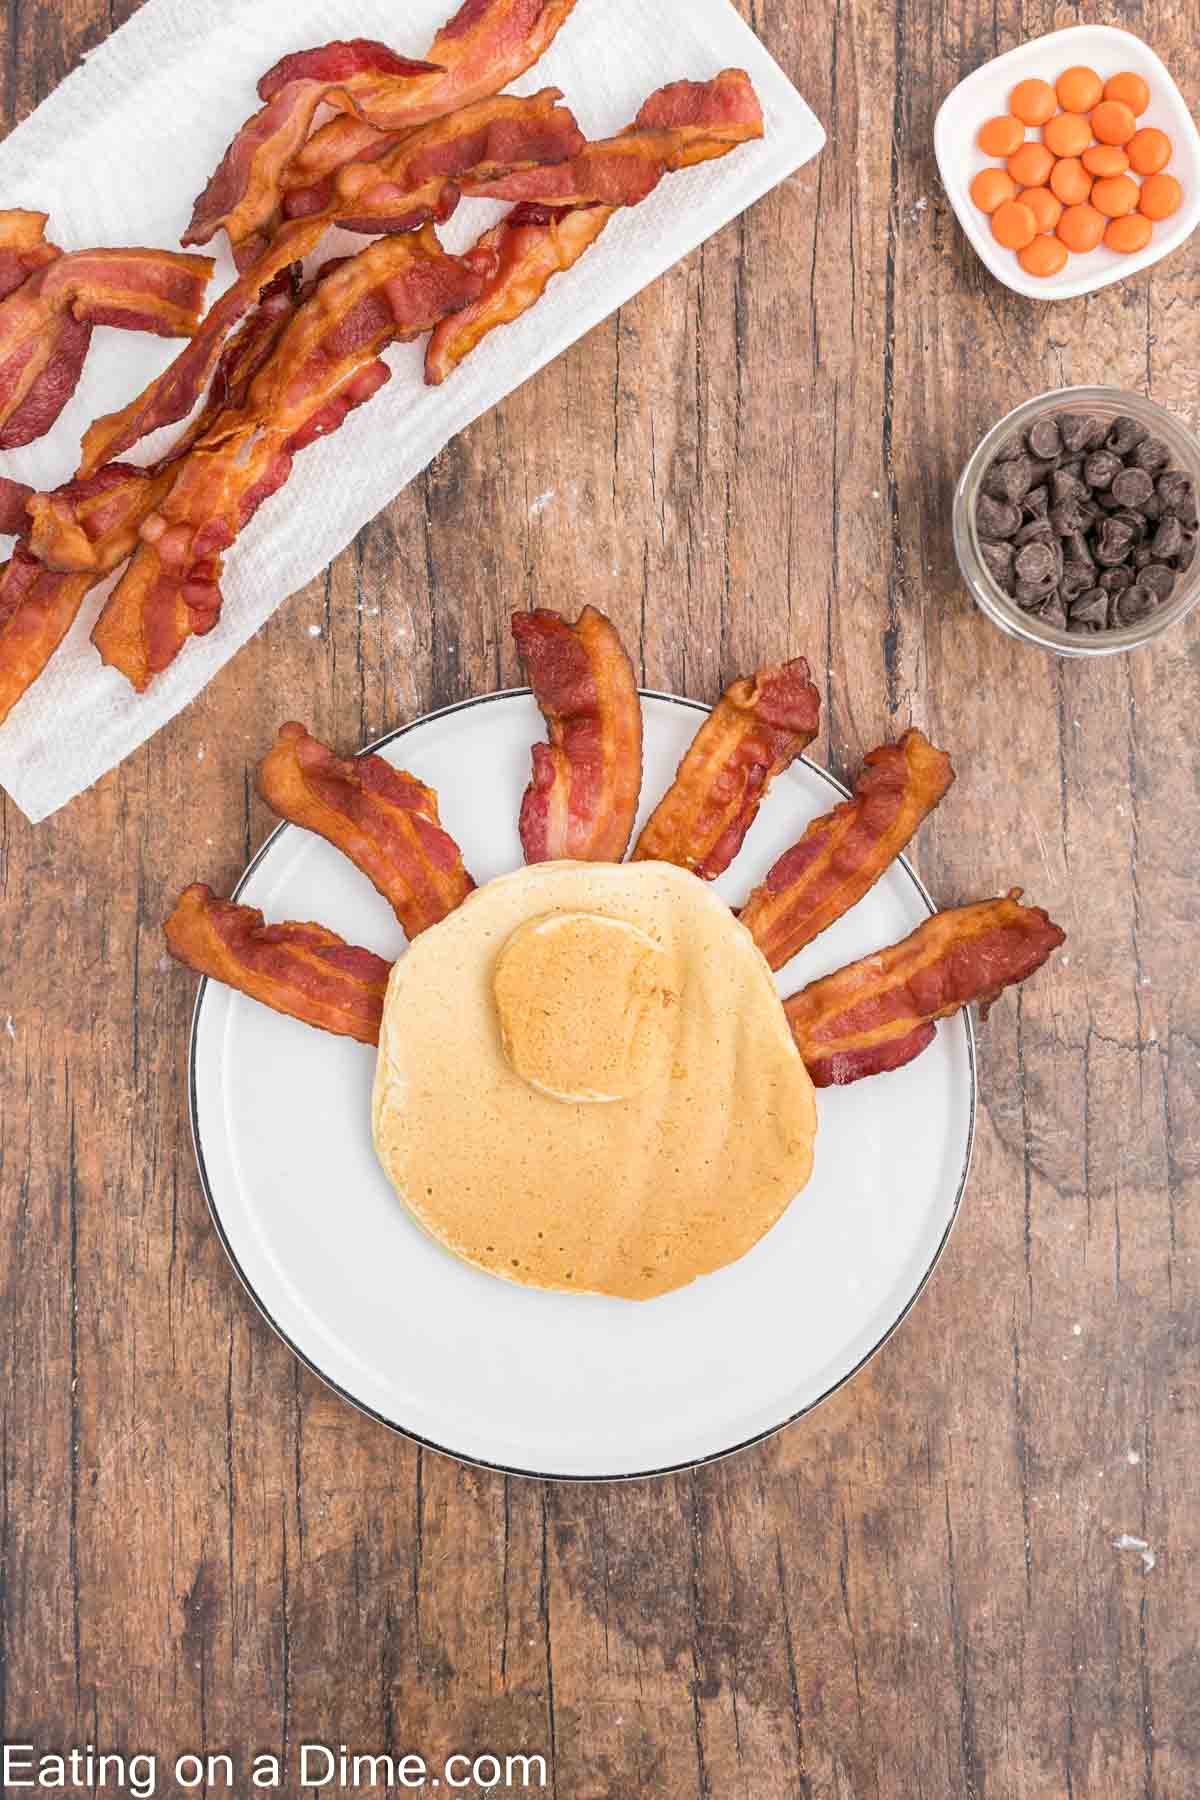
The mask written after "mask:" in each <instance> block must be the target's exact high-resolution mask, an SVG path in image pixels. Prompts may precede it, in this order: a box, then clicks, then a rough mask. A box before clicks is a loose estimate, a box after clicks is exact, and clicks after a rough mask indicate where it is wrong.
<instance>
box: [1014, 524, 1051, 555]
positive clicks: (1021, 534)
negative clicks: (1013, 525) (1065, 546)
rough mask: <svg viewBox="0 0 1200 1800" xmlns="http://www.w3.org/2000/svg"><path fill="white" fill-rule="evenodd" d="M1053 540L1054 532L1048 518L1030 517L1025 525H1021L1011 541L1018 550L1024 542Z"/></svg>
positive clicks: (1045, 542)
mask: <svg viewBox="0 0 1200 1800" xmlns="http://www.w3.org/2000/svg"><path fill="white" fill-rule="evenodd" d="M1053 542H1054V532H1053V530H1052V529H1051V526H1050V521H1049V519H1030V521H1029V523H1028V524H1027V525H1022V527H1021V529H1020V531H1018V532H1017V534H1016V536H1015V537H1014V538H1013V543H1014V544H1015V545H1016V546H1017V549H1018V550H1020V549H1022V548H1023V547H1024V546H1025V545H1026V544H1052V543H1053Z"/></svg>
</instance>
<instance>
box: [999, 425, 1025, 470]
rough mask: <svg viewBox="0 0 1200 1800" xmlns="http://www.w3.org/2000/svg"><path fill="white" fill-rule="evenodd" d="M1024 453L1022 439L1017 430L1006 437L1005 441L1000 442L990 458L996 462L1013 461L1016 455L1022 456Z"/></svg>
mask: <svg viewBox="0 0 1200 1800" xmlns="http://www.w3.org/2000/svg"><path fill="white" fill-rule="evenodd" d="M1024 454H1025V444H1024V440H1023V439H1022V437H1021V434H1020V432H1019V431H1018V432H1016V433H1014V435H1013V436H1012V437H1010V438H1009V439H1008V441H1007V443H1004V444H1001V446H1000V448H999V450H997V452H996V454H995V456H994V457H993V458H992V460H993V462H998V463H1003V462H1015V461H1016V459H1017V457H1018V456H1024Z"/></svg>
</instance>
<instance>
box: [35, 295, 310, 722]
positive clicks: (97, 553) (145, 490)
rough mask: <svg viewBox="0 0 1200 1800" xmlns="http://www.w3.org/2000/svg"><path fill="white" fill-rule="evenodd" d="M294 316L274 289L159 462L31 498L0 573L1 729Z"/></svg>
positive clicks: (114, 469)
mask: <svg viewBox="0 0 1200 1800" xmlns="http://www.w3.org/2000/svg"><path fill="white" fill-rule="evenodd" d="M291 311H292V299H291V296H290V294H289V293H287V292H284V291H280V292H279V293H276V294H274V295H272V296H271V297H269V298H268V300H266V301H264V302H263V304H262V305H261V306H260V307H259V308H258V310H257V312H256V313H254V314H253V315H252V316H251V318H249V319H248V320H247V321H246V323H245V325H244V326H243V327H242V330H241V331H240V332H239V333H238V334H237V336H236V337H235V338H234V339H233V340H232V341H231V342H230V344H229V346H228V348H227V350H226V352H225V355H224V356H223V357H222V359H221V363H220V366H219V368H218V370H217V376H216V379H215V380H214V382H213V387H212V393H211V394H210V397H209V403H208V406H207V407H206V408H205V410H204V412H203V413H202V414H201V415H200V416H199V417H198V418H197V420H196V421H195V423H194V424H193V425H192V426H190V427H189V428H188V431H187V432H186V433H185V434H184V436H183V438H182V439H181V440H180V442H179V444H177V445H176V446H175V447H174V448H173V449H172V450H171V451H169V452H168V454H167V455H166V456H165V457H164V458H163V459H162V461H161V462H160V463H158V464H156V465H155V466H154V467H153V468H150V469H131V468H126V467H125V466H124V465H122V464H112V465H110V466H109V468H107V469H103V470H101V472H100V474H99V475H98V476H95V477H93V478H92V479H91V480H90V481H85V482H68V483H67V484H66V486H65V487H62V488H59V489H57V490H56V492H55V493H53V494H41V495H34V496H33V497H32V498H31V500H30V503H29V513H30V518H29V519H27V520H26V528H27V529H28V531H29V543H28V546H25V545H19V546H18V548H17V550H16V551H15V553H14V555H13V557H12V559H11V561H10V562H8V563H7V564H5V565H4V566H3V570H2V571H0V724H3V722H4V720H5V719H6V718H7V716H8V714H9V713H10V712H11V710H12V708H13V707H14V706H15V705H16V703H17V701H18V700H19V699H20V698H21V696H22V695H23V694H24V693H25V692H26V690H27V689H28V688H29V687H30V686H31V685H32V683H33V682H34V681H35V680H36V679H37V677H38V676H39V675H40V674H41V673H42V670H43V669H44V668H45V666H46V664H47V662H48V661H49V660H50V658H51V656H52V655H53V654H54V652H55V650H56V649H57V648H58V646H59V644H60V643H61V642H62V640H63V638H64V637H65V635H66V633H67V632H68V631H69V630H70V628H71V626H72V624H73V623H74V621H75V618H76V615H77V614H78V612H79V608H80V607H81V605H82V604H83V601H84V599H85V598H86V596H87V594H88V593H89V592H90V591H91V589H92V588H93V587H95V586H96V584H97V583H98V582H100V581H102V580H103V579H104V577H105V576H106V575H108V574H110V573H111V572H112V570H113V569H115V568H117V567H118V566H119V564H121V563H122V562H124V560H125V558H126V557H127V556H128V555H129V553H130V551H131V550H132V549H133V547H134V545H135V544H136V542H137V533H138V528H139V527H140V525H141V523H142V521H143V519H145V518H146V517H147V515H148V514H149V513H150V512H152V511H153V509H154V507H155V506H156V505H157V504H158V503H159V501H160V500H161V499H162V498H163V497H164V496H165V494H166V493H167V491H168V489H169V488H170V485H171V481H172V480H173V478H174V477H173V468H174V464H175V462H176V461H177V459H178V458H179V457H180V456H182V455H183V454H185V453H186V450H187V449H188V447H189V445H190V444H191V443H193V442H194V441H195V440H196V439H197V438H198V437H201V436H203V434H204V433H205V431H207V430H208V428H209V427H210V425H211V424H212V423H213V419H214V417H215V416H216V415H217V414H218V413H219V412H220V410H221V407H222V406H223V405H233V404H236V403H238V402H239V401H240V400H241V399H242V398H244V396H245V390H246V387H247V386H248V384H249V382H250V380H251V378H252V377H253V374H254V372H255V370H256V369H257V367H258V366H259V364H260V362H261V361H262V360H263V358H264V357H265V356H266V355H267V353H268V351H269V349H270V347H271V344H272V343H273V342H274V341H275V339H276V338H277V336H278V334H279V332H280V331H281V330H282V328H283V325H284V323H285V322H286V318H287V317H288V316H290V314H291ZM13 485H14V486H15V485H16V484H15V483H14V484H13ZM47 564H49V565H50V566H46V565H47Z"/></svg>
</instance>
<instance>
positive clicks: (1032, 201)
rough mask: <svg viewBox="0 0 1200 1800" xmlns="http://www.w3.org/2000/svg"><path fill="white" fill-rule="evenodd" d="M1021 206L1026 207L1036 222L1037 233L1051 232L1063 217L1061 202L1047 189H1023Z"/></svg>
mask: <svg viewBox="0 0 1200 1800" xmlns="http://www.w3.org/2000/svg"><path fill="white" fill-rule="evenodd" d="M1019 197H1020V201H1021V205H1022V206H1027V207H1028V208H1029V210H1030V212H1031V213H1032V214H1033V216H1034V218H1035V219H1036V221H1037V228H1038V230H1039V231H1053V230H1054V227H1055V226H1056V225H1057V224H1058V221H1059V220H1060V219H1061V218H1062V215H1063V205H1062V201H1061V200H1060V199H1059V198H1058V197H1057V195H1055V194H1052V193H1051V192H1050V189H1049V188H1023V189H1022V190H1021V194H1020V196H1019Z"/></svg>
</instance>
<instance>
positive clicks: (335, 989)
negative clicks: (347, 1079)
mask: <svg viewBox="0 0 1200 1800" xmlns="http://www.w3.org/2000/svg"><path fill="white" fill-rule="evenodd" d="M163 929H164V931H165V933H166V939H167V948H168V949H169V950H170V952H171V955H172V956H173V957H174V958H175V959H176V961H177V962H181V963H184V964H185V965H186V966H187V967H188V968H189V969H195V970H196V972H197V974H200V975H208V976H210V977H211V978H212V979H213V980H214V981H221V982H224V983H225V985H226V987H232V988H236V989H237V990H238V992H239V993H242V994H246V995H248V996H249V998H250V999H251V1000H260V1001H261V1002H262V1004H263V1005H264V1006H269V1007H271V1009H272V1010H273V1011H274V1012H280V1013H286V1014H287V1015H288V1017H289V1018H293V1019H299V1020H301V1021H302V1022H303V1023H304V1024H305V1025H313V1026H315V1027H316V1028H317V1029H318V1030H319V1031H330V1032H333V1033H334V1034H335V1035H336V1036H338V1037H351V1038H357V1039H358V1041H359V1043H360V1044H377V1043H378V1042H379V1028H380V1025H381V1023H382V1020H383V1002H384V997H385V995H386V993H387V984H388V978H389V976H390V975H391V965H390V964H389V963H386V962H385V961H384V960H383V958H382V957H381V956H375V955H373V954H372V952H371V951H370V950H358V949H355V948H354V947H353V946H352V945H350V944H347V943H346V942H345V940H344V939H343V938H340V937H338V936H337V934H336V932H332V931H326V929H325V927H324V926H323V925H295V924H290V925H268V924H267V923H266V922H265V920H264V919H263V915H262V914H261V913H260V912H258V911H256V910H255V908H253V907H251V906H237V905H235V904H234V903H233V902H232V901H229V900H218V899H217V897H216V895H215V894H214V893H213V891H212V889H211V888H209V887H205V886H204V885H203V884H202V883H196V884H195V885H194V886H192V887H189V888H185V889H184V891H183V893H182V894H181V895H180V896H179V899H178V900H177V902H176V904H175V909H174V911H173V912H172V914H171V916H170V918H169V919H168V920H167V922H166V924H165V926H164V927H163Z"/></svg>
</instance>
